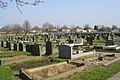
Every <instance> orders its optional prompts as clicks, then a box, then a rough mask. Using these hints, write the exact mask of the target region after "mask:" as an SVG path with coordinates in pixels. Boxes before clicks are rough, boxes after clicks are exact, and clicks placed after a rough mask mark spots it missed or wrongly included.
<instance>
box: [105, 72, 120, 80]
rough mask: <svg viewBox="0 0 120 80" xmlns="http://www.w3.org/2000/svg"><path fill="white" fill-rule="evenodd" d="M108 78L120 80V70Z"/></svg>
mask: <svg viewBox="0 0 120 80" xmlns="http://www.w3.org/2000/svg"><path fill="white" fill-rule="evenodd" d="M107 80H120V72H118V73H117V74H115V75H113V76H112V77H111V78H109V79H107Z"/></svg>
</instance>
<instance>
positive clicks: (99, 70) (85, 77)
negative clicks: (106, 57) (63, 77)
mask: <svg viewBox="0 0 120 80" xmlns="http://www.w3.org/2000/svg"><path fill="white" fill-rule="evenodd" d="M119 71H120V61H118V62H115V63H113V64H111V65H110V66H108V67H104V66H96V67H92V68H91V69H90V70H86V71H83V72H80V73H77V74H76V75H74V76H73V77H71V80H106V79H108V78H109V77H111V76H113V75H114V74H115V73H117V72H119Z"/></svg>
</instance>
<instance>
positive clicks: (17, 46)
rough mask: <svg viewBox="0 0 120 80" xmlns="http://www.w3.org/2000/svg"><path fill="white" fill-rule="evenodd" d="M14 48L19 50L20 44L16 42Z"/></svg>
mask: <svg viewBox="0 0 120 80" xmlns="http://www.w3.org/2000/svg"><path fill="white" fill-rule="evenodd" d="M14 50H15V51H19V45H18V44H17V43H14Z"/></svg>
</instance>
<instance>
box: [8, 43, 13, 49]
mask: <svg viewBox="0 0 120 80" xmlns="http://www.w3.org/2000/svg"><path fill="white" fill-rule="evenodd" d="M8 49H9V51H11V50H12V43H10V42H8Z"/></svg>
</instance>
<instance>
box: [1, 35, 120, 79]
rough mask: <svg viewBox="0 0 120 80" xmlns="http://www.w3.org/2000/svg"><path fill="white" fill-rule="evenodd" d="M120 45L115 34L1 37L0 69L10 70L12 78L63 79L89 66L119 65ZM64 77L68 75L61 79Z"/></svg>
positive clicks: (119, 39)
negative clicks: (117, 63) (6, 68)
mask: <svg viewBox="0 0 120 80" xmlns="http://www.w3.org/2000/svg"><path fill="white" fill-rule="evenodd" d="M113 36H114V37H113ZM119 44H120V38H119V34H116V33H77V34H76V33H59V34H57V33H54V34H39V35H28V36H7V37H1V41H0V46H1V47H0V65H1V66H0V67H4V66H5V67H9V69H10V70H11V74H16V75H19V76H14V77H13V78H15V79H19V78H22V79H24V78H25V79H26V78H27V79H28V78H31V79H28V80H32V79H36V80H43V79H48V80H50V79H51V80H55V79H58V80H59V79H65V78H66V77H67V78H68V77H69V76H71V75H73V74H74V73H76V75H77V74H78V73H80V72H82V71H83V72H84V70H85V71H87V70H88V69H89V68H91V67H95V68H96V66H101V67H106V66H107V67H109V66H110V65H112V64H115V63H116V62H119V60H120V54H119V53H120V46H119ZM88 71H89V70H88ZM116 71H117V70H116ZM12 72H13V73H12ZM15 72H16V73H15ZM69 72H70V73H71V74H70V73H69ZM64 74H67V76H64V77H61V75H62V76H63V75H64ZM111 74H112V73H111ZM71 77H73V76H71ZM71 77H70V78H71ZM107 78H109V77H107ZM11 80H13V79H11Z"/></svg>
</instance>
